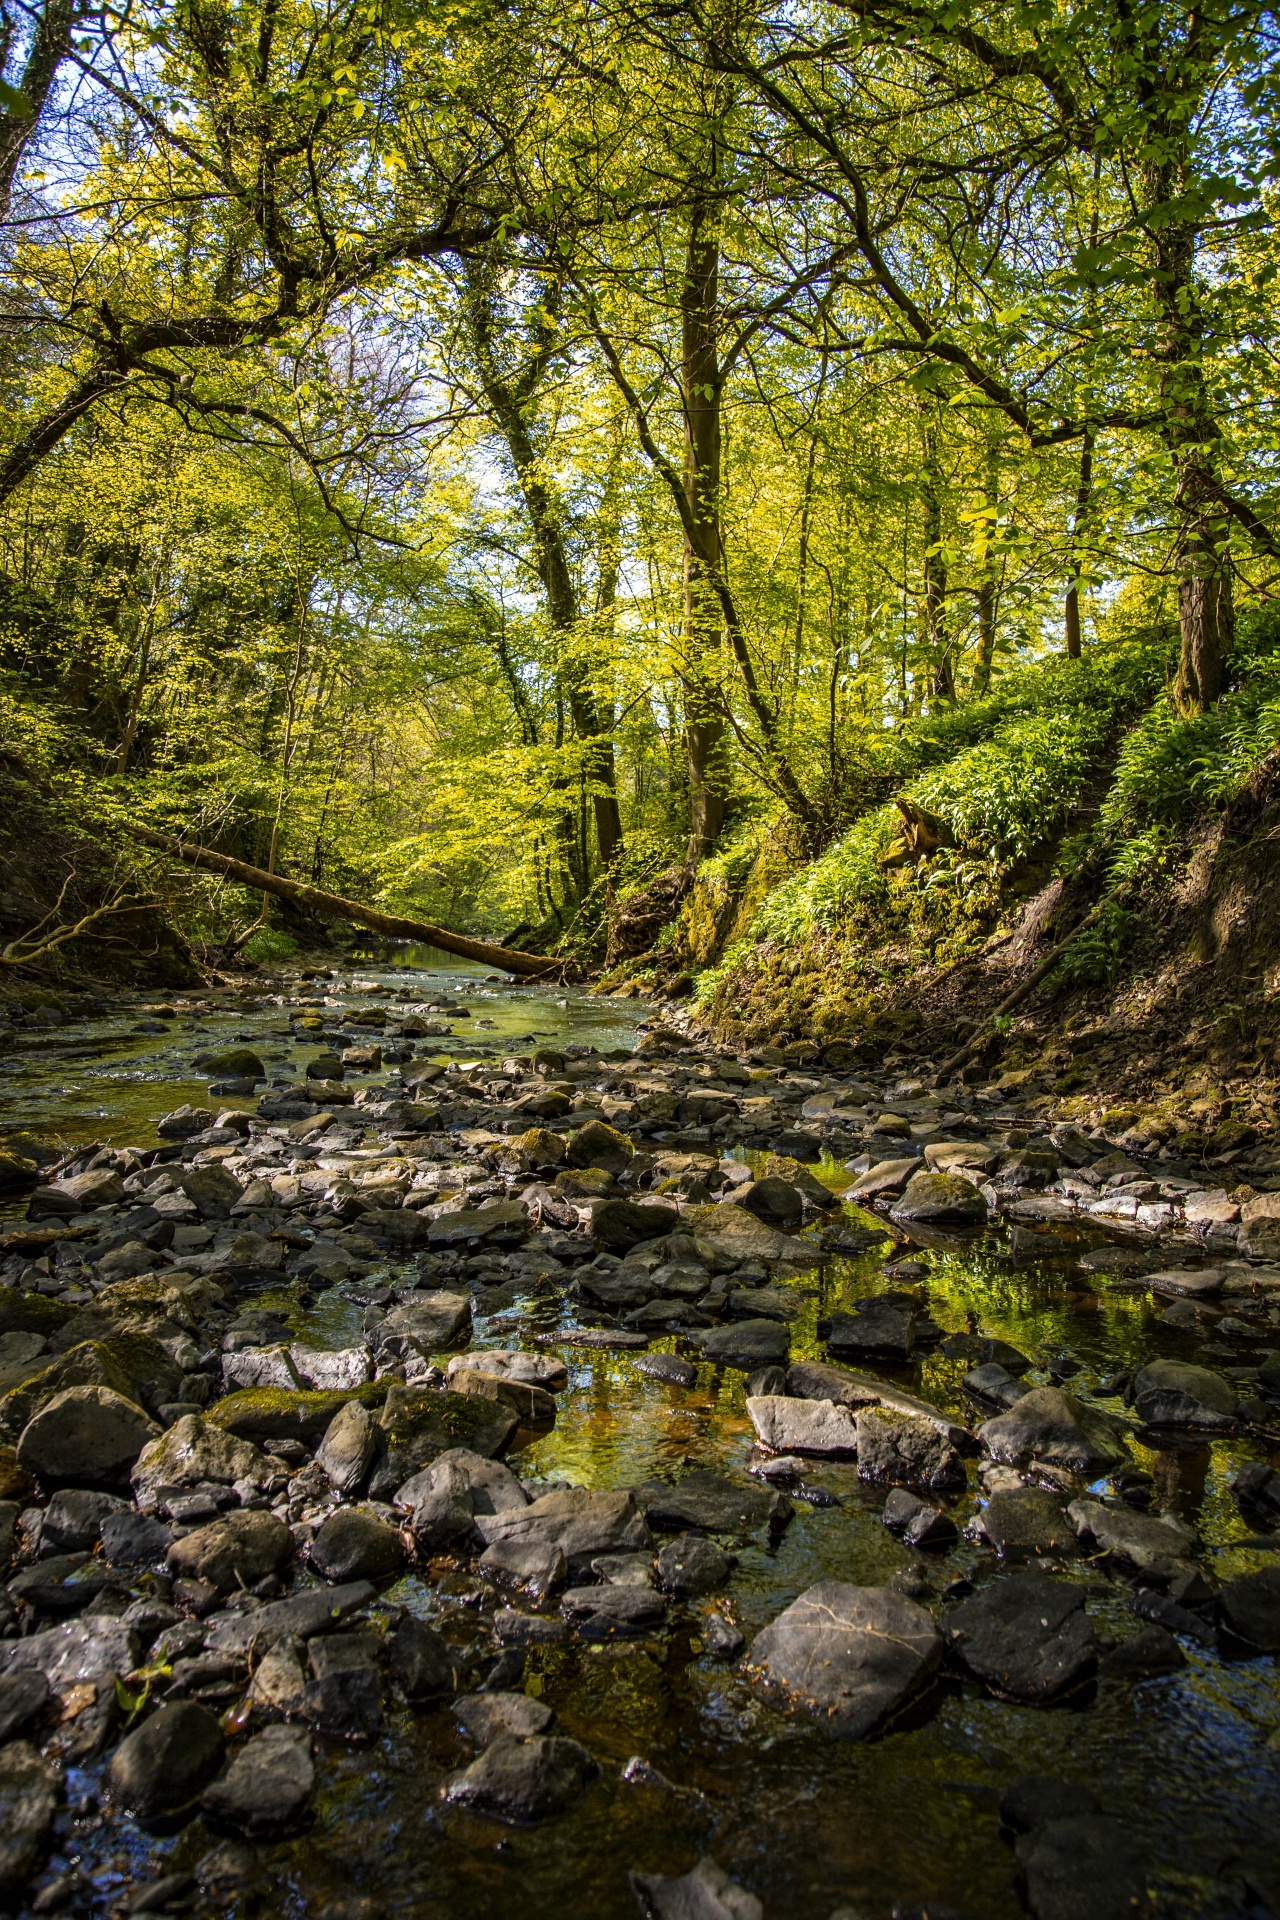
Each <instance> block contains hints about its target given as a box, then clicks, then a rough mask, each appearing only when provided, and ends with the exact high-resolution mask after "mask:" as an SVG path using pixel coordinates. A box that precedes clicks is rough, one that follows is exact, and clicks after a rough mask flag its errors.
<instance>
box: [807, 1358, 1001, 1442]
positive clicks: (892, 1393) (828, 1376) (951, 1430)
mask: <svg viewBox="0 0 1280 1920" xmlns="http://www.w3.org/2000/svg"><path fill="white" fill-rule="evenodd" d="M786 1382H787V1392H788V1393H789V1394H791V1395H793V1396H797V1397H799V1398H800V1399H804V1400H834V1401H835V1403H836V1405H837V1406H841V1407H854V1408H857V1407H886V1408H887V1409H888V1410H889V1411H890V1412H891V1413H902V1414H906V1415H907V1416H908V1417H909V1418H910V1419H914V1420H928V1421H929V1422H930V1423H931V1424H932V1425H933V1426H935V1427H937V1429H938V1431H939V1433H941V1434H943V1435H944V1436H945V1438H946V1439H948V1440H949V1441H950V1442H951V1445H952V1446H953V1447H956V1448H959V1449H962V1450H964V1451H966V1452H970V1453H973V1452H976V1451H977V1441H976V1440H975V1439H974V1436H973V1435H972V1434H971V1433H970V1432H969V1430H968V1428H967V1427H962V1426H958V1425H957V1424H956V1422H955V1421H954V1420H952V1419H950V1418H949V1417H948V1415H947V1414H945V1413H942V1412H940V1411H939V1409H938V1408H937V1407H933V1406H930V1404H929V1402H928V1401H927V1400H918V1399H917V1398H916V1397H915V1395H914V1394H911V1393H904V1392H903V1391H902V1389H901V1388H900V1387H894V1386H890V1385H889V1384H888V1383H887V1382H886V1381H884V1380H878V1379H876V1377H875V1375H874V1374H870V1373H860V1372H858V1371H857V1370H856V1369H855V1368H852V1367H832V1366H828V1365H827V1364H826V1362H825V1361H822V1360H797V1361H796V1362H795V1363H794V1364H793V1365H792V1366H790V1367H788V1369H787V1376H786Z"/></svg>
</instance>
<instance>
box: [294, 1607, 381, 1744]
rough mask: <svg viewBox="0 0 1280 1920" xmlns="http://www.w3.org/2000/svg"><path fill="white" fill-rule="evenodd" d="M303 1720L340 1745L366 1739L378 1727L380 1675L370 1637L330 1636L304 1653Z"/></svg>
mask: <svg viewBox="0 0 1280 1920" xmlns="http://www.w3.org/2000/svg"><path fill="white" fill-rule="evenodd" d="M307 1654H308V1658H309V1660H310V1664H311V1674H312V1679H311V1684H310V1685H309V1686H308V1687H307V1690H306V1712H307V1717H308V1718H309V1719H310V1720H312V1721H313V1722H314V1723H315V1725H316V1727H317V1728H318V1729H319V1731H320V1732H321V1733H324V1734H328V1735H330V1736H332V1737H334V1738H337V1739H340V1740H371V1739H373V1737H374V1735H375V1734H376V1733H377V1731H378V1729H379V1727H380V1726H381V1724H382V1676H381V1674H380V1673H379V1671H378V1667H377V1659H376V1654H377V1642H376V1640H375V1639H374V1637H373V1636H372V1635H371V1634H362V1633H334V1634H328V1635H326V1636H325V1637H324V1638H322V1639H318V1640H315V1641H313V1642H312V1644H311V1645H310V1646H309V1647H308V1649H307Z"/></svg>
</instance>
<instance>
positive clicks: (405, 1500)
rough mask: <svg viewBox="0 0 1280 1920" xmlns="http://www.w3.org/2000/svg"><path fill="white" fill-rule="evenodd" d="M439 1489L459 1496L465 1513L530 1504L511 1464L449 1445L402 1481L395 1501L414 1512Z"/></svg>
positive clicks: (503, 1510) (504, 1510) (508, 1509)
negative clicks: (507, 1464)
mask: <svg viewBox="0 0 1280 1920" xmlns="http://www.w3.org/2000/svg"><path fill="white" fill-rule="evenodd" d="M440 1493H447V1494H450V1495H451V1496H453V1497H455V1498H457V1499H459V1500H460V1501H461V1502H462V1504H463V1505H464V1506H465V1507H466V1510H467V1512H468V1514H473V1513H508V1512H518V1511H519V1510H520V1509H522V1508H524V1507H527V1506H528V1504H529V1496H528V1494H527V1493H526V1492H525V1490H524V1488H523V1487H522V1486H521V1485H520V1482H519V1481H518V1480H517V1479H516V1477H515V1475H514V1473H512V1471H511V1469H510V1467H506V1466H504V1465H503V1464H502V1462H501V1460H486V1459H484V1458H483V1456H482V1455H480V1454H478V1453H471V1452H469V1451H468V1449H467V1448H466V1447H451V1448H450V1449H449V1451H448V1452H447V1453H442V1454H438V1455H437V1457H436V1458H435V1459H434V1460H433V1461H432V1463H431V1465H430V1466H429V1467H424V1468H423V1470H422V1472H421V1473H415V1474H414V1476H413V1478H412V1479H411V1480H406V1481H405V1483H404V1485H403V1486H402V1487H400V1488H399V1489H398V1491H397V1493H396V1500H395V1503H396V1505H397V1506H398V1507H402V1508H403V1509H404V1510H405V1511H406V1512H407V1513H412V1514H415V1515H416V1514H417V1512H418V1511H419V1509H420V1508H421V1506H422V1504H423V1502H424V1501H425V1500H427V1499H428V1498H429V1497H430V1496H431V1495H433V1494H440Z"/></svg>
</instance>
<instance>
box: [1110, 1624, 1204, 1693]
mask: <svg viewBox="0 0 1280 1920" xmlns="http://www.w3.org/2000/svg"><path fill="white" fill-rule="evenodd" d="M1186 1664H1187V1656H1186V1655H1185V1653H1183V1651H1182V1648H1181V1647H1180V1646H1179V1645H1178V1642H1177V1641H1176V1639H1175V1638H1174V1636H1173V1635H1172V1634H1171V1633H1170V1632H1169V1631H1168V1630H1167V1628H1165V1627H1159V1626H1156V1625H1155V1624H1154V1623H1153V1624H1152V1625H1151V1626H1147V1627H1143V1628H1142V1629H1141V1630H1140V1632H1138V1633H1135V1634H1134V1635H1133V1636H1132V1637H1131V1638H1130V1639H1128V1640H1122V1641H1121V1642H1120V1645H1119V1646H1118V1647H1113V1648H1112V1649H1111V1651H1110V1653H1107V1654H1104V1655H1103V1658H1102V1662H1101V1671H1102V1672H1103V1673H1104V1674H1106V1675H1107V1677H1108V1678H1109V1679H1113V1680H1148V1679H1152V1678H1155V1677H1156V1676H1158V1675H1161V1674H1168V1673H1179V1672H1181V1670H1182V1668H1183V1667H1185V1666H1186Z"/></svg>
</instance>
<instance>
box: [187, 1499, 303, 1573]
mask: <svg viewBox="0 0 1280 1920" xmlns="http://www.w3.org/2000/svg"><path fill="white" fill-rule="evenodd" d="M292 1557H293V1535H292V1534H291V1533H290V1531H289V1529H288V1527H287V1526H286V1525H285V1523H284V1521H283V1520H281V1519H280V1517H279V1516H278V1515H277V1514H274V1513H263V1512H261V1511H259V1510H257V1509H255V1508H250V1509H248V1510H247V1511H240V1512H232V1513H226V1514H223V1516H222V1517H221V1519H219V1520H211V1521H210V1522H209V1523H208V1525H207V1526H204V1527H197V1528H196V1529H195V1531H194V1533H188V1534H186V1535H185V1536H184V1537H183V1538H182V1539H181V1540H177V1541H175V1542H174V1544H173V1546H171V1547H170V1549H169V1565H170V1567H171V1568H172V1569H173V1571H174V1573H176V1574H179V1575H181V1576H183V1577H184V1578H185V1579H188V1580H203V1581H204V1583H205V1584H206V1586H210V1587H216V1588H217V1589H218V1591H219V1592H220V1593H234V1592H236V1591H237V1590H238V1589H240V1588H244V1587H253V1586H256V1585H257V1583H258V1581H259V1580H264V1579H265V1578H266V1576H267V1575H268V1574H269V1573H278V1572H279V1570H280V1568H281V1567H283V1566H285V1565H286V1564H287V1563H288V1561H289V1560H291V1559H292Z"/></svg>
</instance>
